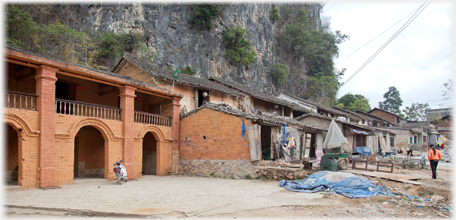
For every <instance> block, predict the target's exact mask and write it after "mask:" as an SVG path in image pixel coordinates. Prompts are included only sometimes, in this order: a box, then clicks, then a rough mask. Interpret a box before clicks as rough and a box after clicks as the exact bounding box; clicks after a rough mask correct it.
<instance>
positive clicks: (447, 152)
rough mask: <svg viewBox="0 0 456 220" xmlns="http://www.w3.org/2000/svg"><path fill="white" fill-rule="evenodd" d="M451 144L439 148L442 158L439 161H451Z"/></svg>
mask: <svg viewBox="0 0 456 220" xmlns="http://www.w3.org/2000/svg"><path fill="white" fill-rule="evenodd" d="M452 151H453V150H452V147H451V146H446V147H445V149H443V150H440V154H442V159H441V160H440V161H442V162H446V163H451V156H452V154H453V152H452Z"/></svg>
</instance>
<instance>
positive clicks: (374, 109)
mask: <svg viewBox="0 0 456 220" xmlns="http://www.w3.org/2000/svg"><path fill="white" fill-rule="evenodd" d="M374 110H379V111H382V112H386V113H388V114H392V115H394V116H396V117H398V118H400V119H403V118H402V117H401V116H399V115H396V114H394V113H392V112H389V111H385V110H383V109H379V108H377V107H375V108H373V109H372V110H370V111H368V112H367V113H371V112H373V111H374Z"/></svg>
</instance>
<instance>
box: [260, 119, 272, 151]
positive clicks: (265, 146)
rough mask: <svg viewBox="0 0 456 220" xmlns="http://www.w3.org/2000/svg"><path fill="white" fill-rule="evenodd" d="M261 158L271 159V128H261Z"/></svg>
mask: <svg viewBox="0 0 456 220" xmlns="http://www.w3.org/2000/svg"><path fill="white" fill-rule="evenodd" d="M260 133H261V158H262V159H264V160H270V159H271V153H272V150H271V127H270V126H264V125H262V126H261V132H260Z"/></svg>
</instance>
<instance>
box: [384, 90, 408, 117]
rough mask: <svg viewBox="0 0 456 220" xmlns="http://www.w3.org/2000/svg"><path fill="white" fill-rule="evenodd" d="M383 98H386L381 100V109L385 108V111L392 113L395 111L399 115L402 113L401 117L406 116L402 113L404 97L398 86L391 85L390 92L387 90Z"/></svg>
mask: <svg viewBox="0 0 456 220" xmlns="http://www.w3.org/2000/svg"><path fill="white" fill-rule="evenodd" d="M383 98H385V101H383V102H379V103H378V107H379V108H380V109H383V110H385V111H389V112H392V113H395V114H397V115H400V116H401V117H404V115H403V114H402V113H401V110H400V108H401V106H402V99H401V95H400V93H399V91H398V90H397V89H396V87H394V86H391V87H389V89H388V92H386V93H385V94H384V95H383Z"/></svg>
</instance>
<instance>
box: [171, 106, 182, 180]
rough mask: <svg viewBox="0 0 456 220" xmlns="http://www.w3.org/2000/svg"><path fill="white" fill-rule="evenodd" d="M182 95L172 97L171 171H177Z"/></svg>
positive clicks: (174, 172)
mask: <svg viewBox="0 0 456 220" xmlns="http://www.w3.org/2000/svg"><path fill="white" fill-rule="evenodd" d="M181 99H182V97H173V172H172V174H177V173H179V164H180V153H179V110H180V105H179V102H180V100H181Z"/></svg>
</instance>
